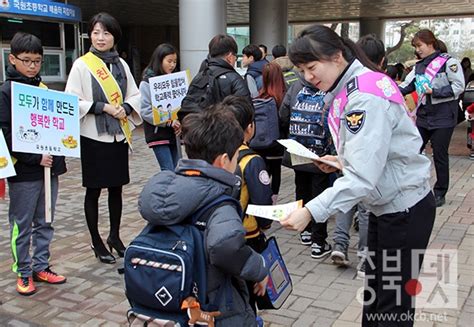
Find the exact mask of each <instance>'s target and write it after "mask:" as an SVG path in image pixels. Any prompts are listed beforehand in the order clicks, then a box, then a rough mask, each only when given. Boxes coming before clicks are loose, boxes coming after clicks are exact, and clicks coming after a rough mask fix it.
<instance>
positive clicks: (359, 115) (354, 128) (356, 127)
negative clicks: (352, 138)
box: [345, 110, 365, 134]
mask: <svg viewBox="0 0 474 327" xmlns="http://www.w3.org/2000/svg"><path fill="white" fill-rule="evenodd" d="M345 122H346V123H345V125H346V128H347V130H348V131H349V132H351V133H352V134H357V133H358V132H359V131H360V130H361V129H362V126H364V122H365V110H351V111H349V112H348V113H347V114H346V115H345Z"/></svg>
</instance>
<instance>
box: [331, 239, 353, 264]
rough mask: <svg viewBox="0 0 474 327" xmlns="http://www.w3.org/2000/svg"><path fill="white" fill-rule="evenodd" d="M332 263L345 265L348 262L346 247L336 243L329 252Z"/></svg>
mask: <svg viewBox="0 0 474 327" xmlns="http://www.w3.org/2000/svg"><path fill="white" fill-rule="evenodd" d="M331 260H332V263H333V264H335V265H336V266H347V265H348V264H349V257H348V255H347V247H345V246H343V245H341V244H338V243H336V244H335V245H334V249H333V250H332V252H331Z"/></svg>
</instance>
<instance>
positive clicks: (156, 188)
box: [138, 159, 268, 326]
mask: <svg viewBox="0 0 474 327" xmlns="http://www.w3.org/2000/svg"><path fill="white" fill-rule="evenodd" d="M187 172H188V174H189V175H186V173H187ZM236 185H238V178H237V177H236V176H235V175H233V174H231V173H229V172H227V171H225V170H223V169H220V168H216V167H214V166H212V165H210V164H209V163H207V162H205V161H203V160H191V159H181V160H180V161H179V163H178V166H177V168H176V172H172V171H164V172H160V173H158V174H156V175H155V176H153V177H152V178H151V179H150V180H149V181H148V183H147V184H146V185H145V187H144V188H143V191H142V193H141V194H140V198H139V200H138V208H139V211H140V213H141V215H142V217H143V218H144V219H145V220H147V221H148V222H150V223H152V224H155V225H172V224H177V223H180V222H182V221H183V220H184V219H185V218H187V217H189V216H190V215H191V214H193V213H194V212H195V211H197V210H198V209H199V208H200V207H202V206H205V205H206V204H207V203H209V202H211V201H212V200H214V199H215V198H217V197H218V196H219V195H221V194H229V195H231V194H232V193H233V189H234V188H235V187H236ZM204 242H205V249H206V254H207V262H208V271H207V274H208V275H207V279H208V282H207V283H208V292H207V293H208V297H209V300H210V301H211V302H214V298H215V297H216V295H217V291H218V289H219V286H220V285H221V284H223V283H224V281H225V280H226V278H227V277H228V276H232V277H233V283H232V284H233V285H232V298H233V305H232V310H228V308H226V305H225V301H226V298H225V296H223V297H222V298H221V301H220V303H219V311H220V312H221V316H219V317H218V318H217V319H216V326H254V325H255V315H254V313H253V311H252V309H251V308H250V306H249V304H248V291H247V288H246V286H245V282H244V281H251V282H258V281H261V280H263V279H264V278H265V276H266V275H267V273H268V268H267V267H266V266H265V262H264V260H263V258H262V256H260V254H258V253H256V252H254V251H253V250H252V249H251V248H250V247H249V246H247V245H246V244H245V229H244V227H243V225H242V219H241V217H239V215H238V212H237V210H236V208H235V207H233V206H232V205H231V204H229V205H224V206H221V207H218V208H217V209H216V210H215V211H214V212H213V213H212V214H211V216H210V217H209V219H208V223H207V227H206V230H205V232H204Z"/></svg>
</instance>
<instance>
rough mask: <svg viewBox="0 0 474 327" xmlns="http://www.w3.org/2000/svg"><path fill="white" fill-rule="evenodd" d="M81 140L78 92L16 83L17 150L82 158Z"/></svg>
mask: <svg viewBox="0 0 474 327" xmlns="http://www.w3.org/2000/svg"><path fill="white" fill-rule="evenodd" d="M79 140H80V127H79V101H78V97H77V96H75V95H72V94H68V93H64V92H59V91H52V90H48V89H44V88H40V87H35V86H31V85H26V84H21V83H12V147H13V151H16V152H26V153H38V154H51V155H57V156H67V157H76V158H79V157H80V153H81V151H80V143H79Z"/></svg>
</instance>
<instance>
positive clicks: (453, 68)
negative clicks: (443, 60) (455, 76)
mask: <svg viewBox="0 0 474 327" xmlns="http://www.w3.org/2000/svg"><path fill="white" fill-rule="evenodd" d="M449 69H451V71H452V72H453V73H455V72H457V71H458V64H453V65H451V66H449Z"/></svg>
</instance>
